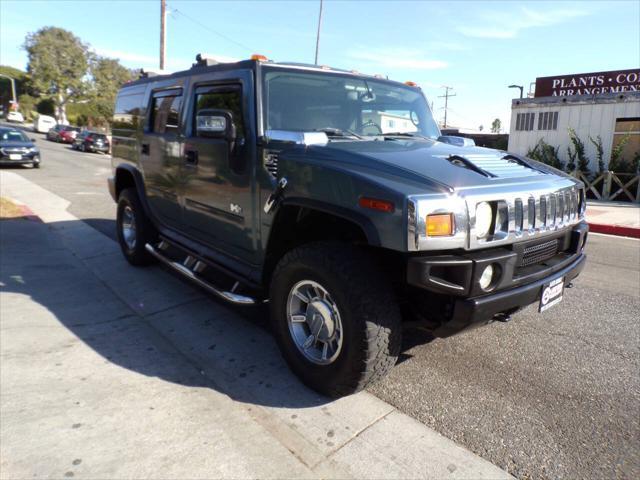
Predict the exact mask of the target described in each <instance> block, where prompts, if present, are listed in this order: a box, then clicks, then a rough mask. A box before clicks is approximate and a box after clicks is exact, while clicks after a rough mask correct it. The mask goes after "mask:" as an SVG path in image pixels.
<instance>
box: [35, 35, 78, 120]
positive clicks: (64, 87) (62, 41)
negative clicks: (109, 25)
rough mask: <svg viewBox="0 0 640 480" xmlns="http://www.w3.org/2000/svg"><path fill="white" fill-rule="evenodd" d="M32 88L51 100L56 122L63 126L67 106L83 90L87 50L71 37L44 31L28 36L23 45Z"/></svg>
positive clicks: (74, 37)
mask: <svg viewBox="0 0 640 480" xmlns="http://www.w3.org/2000/svg"><path fill="white" fill-rule="evenodd" d="M23 47H24V49H25V50H26V51H27V56H28V59H29V63H28V66H27V71H28V73H29V74H30V76H31V85H32V88H33V89H34V90H35V91H36V92H37V93H38V94H39V95H40V96H41V97H44V98H50V99H52V100H53V102H54V104H55V107H56V117H57V119H58V122H60V123H66V121H67V113H66V106H67V103H69V101H70V100H72V99H74V98H78V97H79V96H80V95H82V93H83V91H84V90H85V87H86V83H85V76H86V74H87V68H88V60H87V56H88V46H87V45H85V44H84V43H82V41H81V40H80V39H79V38H78V37H76V36H75V35H74V34H73V33H71V32H69V31H67V30H64V29H62V28H57V27H44V28H41V29H40V30H38V31H37V32H35V33H30V34H28V35H27V38H26V40H25V42H24V46H23Z"/></svg>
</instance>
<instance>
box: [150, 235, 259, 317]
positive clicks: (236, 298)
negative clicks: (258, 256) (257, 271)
mask: <svg viewBox="0 0 640 480" xmlns="http://www.w3.org/2000/svg"><path fill="white" fill-rule="evenodd" d="M144 247H145V249H146V250H147V252H149V253H150V254H151V255H153V256H154V257H156V258H157V259H158V260H160V261H161V262H162V263H164V264H165V265H167V266H169V267H171V268H172V269H173V270H175V271H176V272H178V273H180V274H182V275H184V276H185V277H187V278H189V279H190V280H192V281H193V282H195V283H196V284H198V285H199V286H201V287H202V288H204V289H205V290H207V291H209V292H211V293H213V294H214V295H216V296H218V297H220V298H222V299H223V300H226V301H227V302H231V303H235V304H239V305H255V304H256V300H255V299H254V298H252V297H247V296H244V295H239V294H237V293H234V291H235V289H236V288H238V282H236V283H235V285H234V286H233V288H232V289H231V290H232V291H231V292H227V291H225V290H220V289H219V288H217V287H214V286H213V285H212V284H210V283H209V282H207V281H205V280H203V279H202V278H200V277H199V276H198V274H197V273H198V272H202V270H204V264H203V263H202V262H200V261H196V260H195V259H194V258H193V257H187V259H186V260H185V262H184V264H182V263H178V262H174V261H173V260H170V259H168V258H167V257H165V256H164V255H163V254H162V253H161V252H160V251H158V250H157V249H156V248H155V247H154V246H153V245H150V244H148V243H147V244H146V245H145V246H144ZM160 248H162V247H161V246H160ZM165 248H166V247H165ZM190 267H193V270H191V269H190Z"/></svg>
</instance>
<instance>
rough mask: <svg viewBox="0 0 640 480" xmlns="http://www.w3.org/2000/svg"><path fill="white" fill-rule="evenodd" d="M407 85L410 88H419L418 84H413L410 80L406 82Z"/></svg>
mask: <svg viewBox="0 0 640 480" xmlns="http://www.w3.org/2000/svg"><path fill="white" fill-rule="evenodd" d="M404 84H405V85H409V86H410V87H417V86H418V84H417V83H416V82H412V81H411V80H408V81H406V82H404Z"/></svg>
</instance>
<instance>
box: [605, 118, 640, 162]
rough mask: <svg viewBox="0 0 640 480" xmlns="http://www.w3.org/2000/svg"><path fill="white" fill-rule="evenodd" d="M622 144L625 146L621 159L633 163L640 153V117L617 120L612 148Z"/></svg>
mask: <svg viewBox="0 0 640 480" xmlns="http://www.w3.org/2000/svg"><path fill="white" fill-rule="evenodd" d="M620 144H623V148H622V152H621V154H620V158H621V159H624V160H627V161H631V160H632V159H633V158H634V157H635V155H637V154H638V152H640V117H631V118H616V129H615V131H614V132H613V144H612V145H611V148H612V149H614V148H616V147H618V146H619V145H620Z"/></svg>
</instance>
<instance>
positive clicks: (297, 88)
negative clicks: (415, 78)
mask: <svg viewBox="0 0 640 480" xmlns="http://www.w3.org/2000/svg"><path fill="white" fill-rule="evenodd" d="M263 91H264V105H263V108H264V115H265V118H264V122H265V126H266V130H290V131H314V130H316V131H317V130H329V131H331V130H335V131H338V132H347V133H352V134H357V135H362V136H369V135H383V134H391V133H395V134H402V133H404V134H415V135H421V136H425V137H429V138H433V139H436V138H438V136H439V135H440V132H439V130H438V127H437V125H436V123H435V122H434V120H433V117H432V116H431V111H430V110H429V107H428V106H427V102H426V99H425V98H424V95H423V94H422V92H421V91H420V90H419V89H417V88H415V87H409V86H404V85H399V84H396V83H391V82H385V81H380V80H376V79H369V78H363V77H354V76H350V75H341V74H336V73H329V72H317V73H315V72H304V73H302V72H297V71H291V70H282V69H277V70H275V69H273V70H267V69H265V74H264V90H263Z"/></svg>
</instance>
